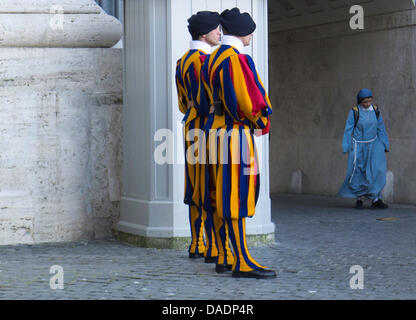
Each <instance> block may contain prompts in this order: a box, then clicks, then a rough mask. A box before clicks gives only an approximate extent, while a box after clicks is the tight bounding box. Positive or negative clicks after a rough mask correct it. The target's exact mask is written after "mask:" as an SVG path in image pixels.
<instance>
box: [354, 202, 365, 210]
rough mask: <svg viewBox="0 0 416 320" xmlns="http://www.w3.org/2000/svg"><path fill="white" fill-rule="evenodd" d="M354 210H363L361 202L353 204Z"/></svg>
mask: <svg viewBox="0 0 416 320" xmlns="http://www.w3.org/2000/svg"><path fill="white" fill-rule="evenodd" d="M354 209H364V203H363V200H357V202H356V203H355V207H354Z"/></svg>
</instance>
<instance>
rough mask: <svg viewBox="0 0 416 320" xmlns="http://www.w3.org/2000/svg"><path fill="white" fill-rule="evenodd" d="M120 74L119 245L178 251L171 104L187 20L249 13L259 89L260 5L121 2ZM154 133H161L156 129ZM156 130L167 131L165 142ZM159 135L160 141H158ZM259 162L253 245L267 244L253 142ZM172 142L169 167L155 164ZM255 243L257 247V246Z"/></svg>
mask: <svg viewBox="0 0 416 320" xmlns="http://www.w3.org/2000/svg"><path fill="white" fill-rule="evenodd" d="M124 5H125V16H124V19H125V22H124V23H125V36H124V40H123V41H124V46H125V54H124V61H125V72H124V84H125V90H124V107H123V113H124V116H123V119H124V136H123V145H124V167H123V190H122V200H121V217H120V221H119V223H118V225H117V228H116V231H117V233H118V236H119V238H120V239H122V240H125V241H128V242H131V243H135V244H138V245H141V246H150V247H169V248H185V247H187V246H188V245H189V237H190V231H189V222H188V207H187V206H186V205H185V204H184V203H183V190H184V159H183V158H184V156H183V145H182V131H181V130H182V125H181V123H180V121H181V119H182V117H183V115H182V114H181V113H180V112H179V110H178V106H177V94H176V87H175V81H174V72H175V67H176V61H177V60H178V59H179V58H180V57H181V56H182V55H183V54H184V52H185V51H186V50H188V46H189V41H190V40H191V37H190V35H189V33H188V31H187V19H188V18H189V17H190V16H191V15H192V13H195V12H197V11H200V10H216V11H222V10H224V9H226V8H232V7H234V6H238V7H240V9H241V10H242V11H248V12H250V13H251V14H252V15H253V17H254V19H255V20H256V23H257V27H258V28H257V31H256V32H255V34H254V42H253V45H252V46H251V47H250V48H248V50H247V53H250V54H251V55H252V56H253V58H254V60H255V62H256V64H257V66H258V68H259V73H260V76H261V77H262V78H263V79H264V80H265V82H266V85H267V75H268V74H267V69H268V67H267V65H268V64H267V61H268V56H267V1H265V0H238V1H220V0H215V1H195V0H165V1H160V0H149V1H135V0H126V1H125V3H124ZM160 130H162V131H160ZM163 130H165V131H166V130H169V131H171V132H172V133H173V136H172V137H171V140H169V141H167V140H166V138H165V137H164V136H163ZM159 134H160V136H159ZM257 142H258V146H259V153H260V158H261V161H262V162H261V169H262V170H261V194H260V197H259V203H258V205H257V213H256V215H255V217H254V218H252V219H247V220H248V223H247V233H248V234H250V235H251V237H250V238H251V239H255V240H256V241H255V242H257V243H258V242H263V243H264V242H270V241H274V224H273V223H271V217H270V212H271V209H270V197H269V179H268V136H265V137H262V138H259V139H257ZM161 143H170V144H174V145H175V147H174V148H173V152H172V153H169V154H168V156H172V157H173V159H174V163H173V164H164V165H159V164H157V163H156V162H155V160H154V152H155V150H157V148H158V146H160V144H161ZM258 240H260V241H258Z"/></svg>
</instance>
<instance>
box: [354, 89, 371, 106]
mask: <svg viewBox="0 0 416 320" xmlns="http://www.w3.org/2000/svg"><path fill="white" fill-rule="evenodd" d="M372 97H373V93H372V92H371V90H370V89H362V90H360V92H358V94H357V103H358V104H360V103H361V101H363V100H364V99H366V98H372Z"/></svg>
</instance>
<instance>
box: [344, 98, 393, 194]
mask: <svg viewBox="0 0 416 320" xmlns="http://www.w3.org/2000/svg"><path fill="white" fill-rule="evenodd" d="M358 108H359V119H358V122H357V126H356V127H355V128H354V111H353V110H351V111H350V113H349V115H348V119H347V123H346V125H345V131H344V138H343V141H342V149H343V152H344V153H346V152H348V168H347V174H346V178H345V181H344V184H343V185H342V187H341V189H340V190H339V193H338V195H339V196H340V197H343V198H356V197H360V196H367V197H369V198H370V199H376V198H381V191H382V190H383V188H384V186H385V184H386V171H387V164H386V156H385V152H388V151H389V149H390V145H389V139H388V137H387V132H386V129H385V127H384V122H383V118H382V116H381V114H380V115H379V118H378V120H377V116H376V113H375V111H374V109H373V108H372V106H371V107H370V108H369V109H368V110H365V109H364V108H363V107H362V106H361V105H359V106H358Z"/></svg>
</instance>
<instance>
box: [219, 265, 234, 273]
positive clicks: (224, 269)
mask: <svg viewBox="0 0 416 320" xmlns="http://www.w3.org/2000/svg"><path fill="white" fill-rule="evenodd" d="M232 268H233V266H232V265H231V264H226V263H224V264H217V265H216V266H215V272H216V273H225V272H228V271H231V269H232Z"/></svg>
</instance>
